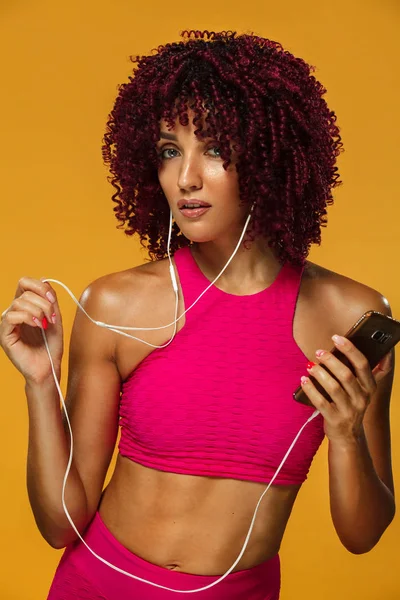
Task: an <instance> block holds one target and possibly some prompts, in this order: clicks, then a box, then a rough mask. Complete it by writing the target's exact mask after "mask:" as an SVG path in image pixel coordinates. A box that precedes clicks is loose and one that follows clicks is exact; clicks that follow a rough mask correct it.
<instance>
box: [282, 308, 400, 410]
mask: <svg viewBox="0 0 400 600" xmlns="http://www.w3.org/2000/svg"><path fill="white" fill-rule="evenodd" d="M344 337H346V338H348V339H349V340H350V341H351V342H352V343H353V344H354V345H355V347H356V348H358V350H360V352H362V353H363V354H364V356H365V357H366V359H367V360H368V362H369V365H370V367H371V369H373V368H374V367H376V365H377V364H378V363H379V362H380V361H381V360H382V358H383V357H384V356H385V354H387V353H388V352H389V351H390V350H391V349H392V348H394V346H395V345H396V344H397V342H398V341H400V321H397V320H396V319H393V318H392V317H388V316H387V315H384V314H382V313H380V312H377V311H375V310H369V311H368V312H366V313H365V314H363V316H362V317H361V318H360V319H359V320H358V321H357V323H355V324H354V325H353V327H352V328H351V329H350V330H349V331H348V332H347V333H346V335H345V336H344ZM331 352H332V354H333V355H334V356H336V357H337V358H338V359H339V360H340V361H342V363H344V364H345V365H346V366H347V367H349V369H350V370H351V371H352V373H355V369H354V367H353V365H352V363H351V362H350V361H349V360H348V358H347V357H346V356H345V355H344V354H342V352H340V350H338V349H337V348H336V347H335V348H333V349H332V350H331ZM320 366H321V367H322V368H323V369H325V370H326V371H328V372H329V374H330V375H331V376H332V377H334V378H335V379H336V381H338V379H337V377H335V376H334V375H333V373H331V372H330V371H329V369H328V368H327V367H326V366H325V365H323V364H320ZM308 377H309V378H310V379H311V381H312V382H313V384H314V385H315V387H316V388H317V390H318V391H319V392H320V393H321V394H322V395H323V396H324V398H326V399H327V400H328V402H332V399H331V397H330V396H329V395H328V393H327V391H326V390H325V389H324V388H323V387H322V386H321V384H320V383H319V382H318V381H316V379H315V378H314V377H312V376H311V375H308ZM293 398H294V399H295V400H296V401H297V402H301V403H302V404H307V405H308V406H313V405H312V404H311V402H310V400H309V398H308V396H307V395H306V393H305V392H304V390H303V388H302V387H301V385H300V386H299V387H298V388H297V390H296V391H295V392H294V393H293Z"/></svg>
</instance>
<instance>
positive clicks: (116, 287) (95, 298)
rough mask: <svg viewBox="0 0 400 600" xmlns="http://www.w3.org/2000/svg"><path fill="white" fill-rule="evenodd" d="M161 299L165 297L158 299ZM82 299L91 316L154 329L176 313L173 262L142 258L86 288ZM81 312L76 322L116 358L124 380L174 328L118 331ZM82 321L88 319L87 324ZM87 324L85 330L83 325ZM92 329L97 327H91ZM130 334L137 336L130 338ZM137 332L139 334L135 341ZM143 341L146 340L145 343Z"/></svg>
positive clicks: (104, 353)
mask: <svg viewBox="0 0 400 600" xmlns="http://www.w3.org/2000/svg"><path fill="white" fill-rule="evenodd" d="M160 299H162V301H161V302H160ZM80 304H81V305H82V307H83V308H84V309H85V311H86V312H87V313H88V314H89V315H90V317H91V318H92V319H93V320H96V321H102V322H103V323H107V324H109V325H117V326H121V327H128V328H129V327H140V328H154V327H159V326H160V325H163V326H164V325H165V324H167V323H170V322H171V321H172V318H173V314H174V313H173V308H174V293H173V290H172V286H171V280H170V274H169V261H168V260H167V259H165V260H158V261H151V262H147V263H144V264H142V265H139V266H136V267H132V268H130V269H126V270H123V271H118V272H114V273H109V274H107V275H103V276H101V277H99V278H98V279H95V280H94V281H92V282H91V283H90V284H89V285H88V286H87V287H86V289H85V290H84V291H83V293H82V296H81V299H80ZM78 313H80V314H79V315H78V316H77V326H79V327H80V331H86V333H87V335H85V336H83V337H84V338H85V339H86V340H87V339H88V333H90V336H91V338H92V339H93V340H94V344H95V345H96V348H97V351H100V350H99V349H100V348H102V353H103V355H105V356H107V357H108V358H109V360H110V361H111V362H113V363H114V364H115V365H116V367H117V369H118V372H119V375H120V378H121V379H122V380H124V379H125V378H126V377H127V376H128V374H129V373H131V372H132V370H133V369H134V368H135V367H136V366H137V365H138V364H139V363H140V362H141V360H143V358H145V356H146V355H147V354H148V353H149V351H150V348H151V346H149V345H148V344H154V345H156V346H157V345H161V344H162V343H164V342H165V340H164V338H166V339H169V337H168V336H169V335H170V333H171V331H172V328H171V331H170V330H169V329H161V330H159V331H157V330H156V331H154V330H149V331H144V330H143V329H141V330H138V331H137V332H136V331H125V332H124V333H125V334H126V335H116V333H115V332H114V331H112V330H109V329H105V328H103V327H97V326H96V325H94V324H93V325H92V324H91V323H90V322H88V320H87V319H86V317H85V316H84V315H83V313H81V311H78ZM83 321H85V322H86V324H85V325H83ZM82 325H83V327H85V326H86V328H87V329H85V330H84V329H83V328H82ZM93 328H94V329H93ZM88 330H89V331H88ZM132 336H134V337H133V339H132ZM135 336H137V338H138V339H136V340H135ZM139 339H140V340H142V341H144V344H143V343H141V342H140V341H139Z"/></svg>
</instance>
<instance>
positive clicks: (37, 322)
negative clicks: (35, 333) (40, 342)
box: [32, 317, 41, 327]
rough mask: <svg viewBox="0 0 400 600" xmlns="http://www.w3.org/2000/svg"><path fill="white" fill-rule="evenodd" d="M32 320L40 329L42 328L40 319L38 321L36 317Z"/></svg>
mask: <svg viewBox="0 0 400 600" xmlns="http://www.w3.org/2000/svg"><path fill="white" fill-rule="evenodd" d="M32 319H33V320H34V321H35V323H36V325H38V326H39V327H41V324H40V321H39V319H37V318H36V317H32Z"/></svg>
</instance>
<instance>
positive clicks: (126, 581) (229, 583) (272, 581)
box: [63, 512, 280, 600]
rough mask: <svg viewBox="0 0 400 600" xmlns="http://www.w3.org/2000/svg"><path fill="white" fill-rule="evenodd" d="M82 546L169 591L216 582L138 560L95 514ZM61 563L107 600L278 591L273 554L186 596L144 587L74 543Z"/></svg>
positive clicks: (258, 599) (256, 596) (267, 599)
mask: <svg viewBox="0 0 400 600" xmlns="http://www.w3.org/2000/svg"><path fill="white" fill-rule="evenodd" d="M83 538H84V539H85V541H86V543H87V544H88V546H90V547H91V548H92V550H93V551H94V552H96V554H98V555H99V556H100V557H102V558H103V559H105V560H106V561H108V562H109V563H111V564H113V565H115V566H116V567H118V568H120V569H122V570H124V571H127V572H128V573H131V574H132V575H135V576H136V577H139V578H141V579H145V580H148V581H150V582H153V583H155V584H157V585H159V586H164V587H167V588H172V589H175V590H182V591H183V590H194V589H198V588H202V587H205V586H207V585H209V584H210V583H213V582H215V581H217V580H218V579H219V578H220V576H210V575H193V574H190V573H182V572H180V571H171V570H170V569H166V568H164V567H160V566H158V565H155V564H153V563H150V562H148V561H146V560H144V559H143V558H140V557H139V556H137V555H136V554H134V553H133V552H131V551H130V550H128V548H126V547H125V546H123V544H121V543H120V542H119V541H118V540H117V539H116V538H115V537H114V536H113V534H112V533H111V531H109V529H108V528H107V527H106V525H105V523H104V522H103V520H102V518H101V517H100V515H99V513H98V512H97V513H96V514H95V516H94V518H93V520H92V522H91V524H90V525H89V527H88V529H87V530H86V532H85V534H84V535H83ZM65 554H66V555H65V556H63V561H64V563H65V561H71V562H72V563H74V564H75V565H76V567H77V569H78V570H79V571H80V572H81V573H84V574H85V575H86V577H88V578H90V579H91V580H92V581H93V583H94V585H95V586H96V588H97V589H98V590H99V591H101V593H103V594H104V596H105V597H106V598H107V600H114V599H115V600H117V599H118V600H121V598H124V599H125V598H126V599H128V598H140V600H172V599H174V600H178V599H179V598H187V597H191V598H198V599H199V600H225V599H226V600H243V599H244V598H246V600H278V598H279V589H280V561H279V555H278V554H277V555H276V556H274V557H273V558H272V559H270V560H268V561H266V562H264V563H261V564H259V565H256V566H255V567H252V568H250V569H244V570H240V571H235V572H234V573H230V574H229V575H228V576H227V577H226V578H225V579H224V580H222V581H221V582H220V583H217V584H216V585H215V586H213V587H211V588H209V589H207V590H204V591H201V592H193V593H191V594H189V596H188V594H187V593H186V594H185V593H183V594H182V593H176V592H174V591H169V590H165V589H162V588H160V587H156V586H154V585H149V584H147V583H144V582H143V581H138V580H137V579H134V578H132V577H128V576H127V575H124V574H122V573H120V572H117V571H115V570H114V569H112V568H110V567H109V566H108V565H106V564H104V563H103V562H101V561H99V559H98V558H96V557H95V556H93V554H92V553H91V552H90V551H89V550H88V549H87V548H86V546H85V545H84V544H83V543H82V542H81V541H80V540H78V541H77V542H75V543H74V544H73V545H72V546H71V547H70V548H68V549H67V550H66V553H65Z"/></svg>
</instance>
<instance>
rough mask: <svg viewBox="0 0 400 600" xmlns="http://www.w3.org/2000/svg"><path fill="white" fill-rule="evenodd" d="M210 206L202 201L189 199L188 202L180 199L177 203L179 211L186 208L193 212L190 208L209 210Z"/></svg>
mask: <svg viewBox="0 0 400 600" xmlns="http://www.w3.org/2000/svg"><path fill="white" fill-rule="evenodd" d="M210 206H211V204H208V202H204V200H197V199H196V198H191V199H190V200H185V199H184V198H182V199H181V200H179V202H178V208H179V209H182V208H187V209H189V210H194V208H193V209H191V208H190V207H196V208H203V207H204V208H210Z"/></svg>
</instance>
